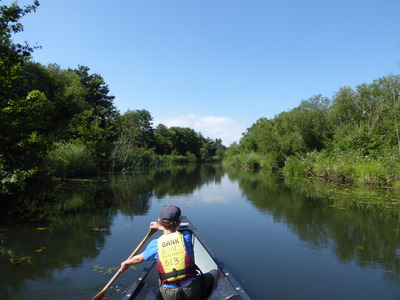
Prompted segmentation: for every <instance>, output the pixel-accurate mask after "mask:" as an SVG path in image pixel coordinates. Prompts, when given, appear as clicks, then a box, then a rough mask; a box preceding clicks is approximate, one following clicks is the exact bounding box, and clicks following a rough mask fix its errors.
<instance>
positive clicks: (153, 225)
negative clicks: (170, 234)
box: [150, 222, 164, 231]
mask: <svg viewBox="0 0 400 300" xmlns="http://www.w3.org/2000/svg"><path fill="white" fill-rule="evenodd" d="M150 228H151V229H156V230H161V231H162V230H163V229H164V226H162V225H161V224H160V223H158V222H151V223H150Z"/></svg>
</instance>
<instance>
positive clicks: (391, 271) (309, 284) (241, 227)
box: [0, 165, 400, 300]
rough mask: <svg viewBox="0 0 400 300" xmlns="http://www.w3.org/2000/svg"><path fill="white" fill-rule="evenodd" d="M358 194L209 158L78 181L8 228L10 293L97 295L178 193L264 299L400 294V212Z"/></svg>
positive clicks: (4, 265)
mask: <svg viewBox="0 0 400 300" xmlns="http://www.w3.org/2000/svg"><path fill="white" fill-rule="evenodd" d="M386 193H387V192H386ZM351 195H352V193H347V194H343V193H341V192H339V191H336V190H334V189H331V188H328V187H326V186H323V185H318V184H316V183H315V182H314V183H313V182H309V181H306V180H301V179H294V178H290V179H282V178H278V177H276V176H273V175H271V174H266V173H249V172H245V171H238V170H223V169H222V168H220V167H212V166H205V165H202V166H195V165H193V166H189V167H188V168H186V167H185V168H182V167H180V168H174V169H171V170H163V171H158V172H149V173H136V174H132V175H118V176H111V175H110V176H108V177H104V178H102V179H101V180H100V181H92V180H90V181H89V180H88V181H79V182H74V183H71V184H70V185H69V186H68V188H66V189H61V190H59V191H58V192H57V198H58V199H57V202H56V203H55V204H53V206H51V207H49V208H48V210H47V212H46V214H45V215H44V216H43V218H46V221H43V222H39V223H35V224H20V225H13V226H1V227H0V258H1V260H0V277H1V280H0V299H91V298H92V297H93V296H95V295H96V294H97V292H98V291H99V290H100V289H102V288H103V286H104V285H105V284H106V283H107V282H108V281H109V280H110V279H111V277H112V275H113V274H114V273H115V272H116V268H117V267H118V266H119V264H120V262H121V261H122V260H124V259H126V258H127V257H128V256H129V255H130V254H131V252H132V251H133V250H134V249H135V248H136V246H137V245H138V243H139V242H140V241H141V240H142V239H143V237H144V236H145V235H146V233H147V231H148V224H149V223H150V221H153V220H156V219H157V217H158V212H159V210H160V208H161V207H162V206H163V205H164V204H167V203H175V204H176V205H178V206H180V207H181V209H182V212H183V214H185V215H186V216H188V217H189V219H191V220H192V222H193V223H194V224H195V225H196V227H197V228H198V229H199V231H200V232H201V234H202V236H203V237H204V238H205V239H206V240H207V241H208V244H209V245H210V246H211V247H212V248H213V250H214V252H215V253H216V254H217V256H218V257H219V258H220V259H221V260H222V261H223V262H224V263H225V264H226V265H227V266H228V268H229V269H230V270H231V271H232V273H234V274H235V276H236V277H237V279H238V280H239V281H240V282H241V283H242V285H243V287H244V288H245V290H247V292H248V294H249V295H250V296H251V298H252V299H353V300H354V299H360V300H361V299H362V300H366V299H400V276H399V275H400V264H399V255H400V237H399V234H400V226H399V220H398V218H394V217H390V216H389V215H388V214H387V213H385V212H384V210H381V209H376V208H375V209H370V208H368V205H362V204H360V203H358V204H355V203H354V202H353V201H352V197H356V196H354V195H353V196H351ZM389 196H390V197H389ZM363 197H375V198H377V199H379V197H386V198H387V200H384V201H387V202H388V203H390V202H391V201H393V199H394V200H396V196H395V195H388V194H386V195H381V194H378V193H377V194H375V193H374V194H373V195H371V194H369V195H363ZM57 203H58V204H57ZM38 228H39V229H40V230H39V229H38ZM9 259H13V260H14V263H15V264H13V263H10V262H9ZM18 259H20V261H18ZM140 270H141V267H140V266H139V267H138V268H137V269H132V270H129V271H128V272H125V273H124V274H122V275H120V276H119V277H118V279H117V280H116V281H115V283H114V285H113V286H112V288H110V289H109V291H108V292H107V293H106V297H105V298H104V299H119V298H120V297H121V296H122V295H123V293H124V292H125V291H126V289H127V287H128V286H129V284H130V282H131V281H132V280H134V278H135V277H136V276H137V275H138V274H139V273H140Z"/></svg>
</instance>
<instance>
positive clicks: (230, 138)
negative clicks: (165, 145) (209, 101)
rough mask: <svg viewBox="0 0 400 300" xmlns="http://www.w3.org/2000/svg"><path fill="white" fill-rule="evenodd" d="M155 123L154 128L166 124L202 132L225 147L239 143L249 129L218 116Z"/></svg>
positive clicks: (236, 121)
mask: <svg viewBox="0 0 400 300" xmlns="http://www.w3.org/2000/svg"><path fill="white" fill-rule="evenodd" d="M153 123H154V126H157V125H158V124H164V125H165V126H167V127H173V126H177V127H189V128H192V129H193V130H195V131H196V132H200V133H201V134H202V135H203V136H204V137H206V138H207V137H208V138H211V139H221V140H222V143H223V144H224V145H225V146H229V145H230V144H232V143H233V142H239V139H240V138H241V137H242V133H243V132H244V131H245V130H246V128H247V127H246V126H245V125H243V124H241V123H240V122H239V120H237V119H233V118H226V117H216V116H205V117H200V116H196V115H193V114H187V115H182V116H178V117H174V118H169V119H164V120H157V121H154V122H153Z"/></svg>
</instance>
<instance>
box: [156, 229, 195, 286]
mask: <svg viewBox="0 0 400 300" xmlns="http://www.w3.org/2000/svg"><path fill="white" fill-rule="evenodd" d="M157 271H158V273H159V274H160V279H161V284H165V283H179V282H182V281H184V280H186V279H189V278H192V277H196V276H197V273H196V266H195V263H194V261H193V259H192V258H191V257H190V256H189V255H188V252H187V249H186V247H185V242H184V239H183V235H182V234H181V233H180V232H178V231H176V232H173V233H169V234H164V235H162V236H161V237H159V238H158V263H157Z"/></svg>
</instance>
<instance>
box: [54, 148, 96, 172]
mask: <svg viewBox="0 0 400 300" xmlns="http://www.w3.org/2000/svg"><path fill="white" fill-rule="evenodd" d="M47 164H48V166H49V169H50V170H51V171H52V172H53V173H54V174H55V176H58V177H61V178H70V177H76V176H88V175H92V174H95V173H96V170H97V166H96V162H95V159H94V157H93V155H92V153H91V152H90V151H88V149H87V148H86V146H85V145H83V144H81V143H77V142H59V143H56V144H55V147H54V149H53V150H52V151H50V152H49V154H48V156H47Z"/></svg>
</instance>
